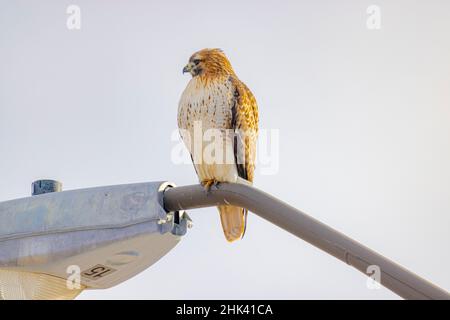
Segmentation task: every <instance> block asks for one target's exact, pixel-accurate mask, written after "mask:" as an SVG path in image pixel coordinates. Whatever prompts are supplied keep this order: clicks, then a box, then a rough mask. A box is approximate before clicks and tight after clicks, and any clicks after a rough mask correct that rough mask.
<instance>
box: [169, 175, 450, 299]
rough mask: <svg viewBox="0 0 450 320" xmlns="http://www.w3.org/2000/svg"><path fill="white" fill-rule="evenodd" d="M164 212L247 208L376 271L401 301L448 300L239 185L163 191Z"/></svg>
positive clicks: (296, 212)
mask: <svg viewBox="0 0 450 320" xmlns="http://www.w3.org/2000/svg"><path fill="white" fill-rule="evenodd" d="M163 199H164V206H165V208H166V210H168V211H176V210H187V209H194V208H202V207H210V206H217V205H222V204H231V205H235V206H240V207H244V208H247V209H248V210H250V211H252V212H254V213H255V214H257V215H259V216H260V217H262V218H264V219H266V220H268V221H270V222H272V223H273V224H275V225H277V226H279V227H280V228H282V229H284V230H286V231H288V232H290V233H292V234H294V235H296V236H297V237H299V238H301V239H303V240H305V241H307V242H309V243H311V244H312V245H314V246H316V247H318V248H319V249H322V250H323V251H325V252H327V253H329V254H331V255H333V256H335V257H336V258H338V259H339V260H342V261H343V262H345V263H347V264H349V265H351V266H353V267H354V268H356V269H358V270H359V271H361V272H362V273H364V274H366V275H367V273H366V272H367V268H368V267H369V266H378V267H379V268H380V272H381V275H380V281H381V284H382V285H383V286H385V287H386V288H388V289H390V290H392V291H393V292H395V293H396V294H398V295H399V296H401V297H403V298H405V299H446V300H448V299H450V294H449V293H448V292H447V291H445V290H443V289H441V288H439V287H437V286H435V285H433V284H432V283H430V282H428V281H426V280H424V279H422V278H420V277H419V276H417V275H415V274H414V273H412V272H410V271H408V270H406V269H405V268H403V267H401V266H400V265H398V264H396V263H395V262H393V261H391V260H389V259H387V258H385V257H383V256H382V255H380V254H378V253H376V252H374V251H372V250H370V249H369V248H367V247H365V246H363V245H362V244H360V243H358V242H357V241H355V240H353V239H351V238H349V237H347V236H346V235H344V234H342V233H340V232H338V231H336V230H334V229H332V228H330V227H329V226H327V225H325V224H323V223H322V222H320V221H318V220H316V219H314V218H312V217H310V216H309V215H307V214H305V213H303V212H301V211H300V210H297V209H295V208H294V207H291V206H290V205H288V204H286V203H284V202H282V201H280V200H278V199H277V198H274V197H273V196H271V195H269V194H267V193H265V192H263V191H260V190H258V189H256V188H253V187H251V186H248V185H243V184H228V183H221V184H219V185H218V186H217V187H216V188H215V187H213V188H212V189H211V191H210V192H209V193H208V194H207V193H206V192H205V191H204V189H203V187H202V186H200V185H192V186H184V187H175V188H168V189H166V190H165V191H164V198H163Z"/></svg>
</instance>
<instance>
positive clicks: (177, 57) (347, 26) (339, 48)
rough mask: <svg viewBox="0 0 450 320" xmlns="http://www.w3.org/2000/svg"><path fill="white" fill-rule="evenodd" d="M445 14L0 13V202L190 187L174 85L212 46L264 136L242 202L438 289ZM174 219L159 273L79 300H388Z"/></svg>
mask: <svg viewBox="0 0 450 320" xmlns="http://www.w3.org/2000/svg"><path fill="white" fill-rule="evenodd" d="M71 4H74V5H77V6H79V8H80V9H81V29H80V30H69V29H68V28H67V26H66V20H67V17H68V15H67V14H66V9H67V7H68V6H69V5H71ZM370 5H378V6H379V8H380V10H381V20H380V26H381V29H377V30H370V29H368V27H367V24H366V21H367V19H368V17H369V15H368V14H367V13H366V10H367V8H368V7H369V6H370ZM449 13H450V2H448V1H444V0H442V1H437V0H432V1H426V2H425V1H411V0H408V1H406V0H401V1H400V0H398V1H376V2H374V1H361V0H348V1H323V0H322V1H298V0H297V1H275V0H273V1H272V0H270V1H269V0H267V1H233V0H228V1H223V0H222V1H206V0H205V1H181V0H179V1H164V2H162V1H158V2H157V1H129V0H128V1H125V0H121V1H106V0H103V1H99V0H96V1H92V0H90V1H87V0H71V1H65V0H64V1H62V0H54V1H49V0H41V1H31V0H28V1H20V0H15V1H8V0H0V177H1V183H0V201H5V200H9V199H14V198H19V197H23V196H28V195H29V194H30V184H31V182H32V181H33V180H36V179H39V178H53V179H57V180H59V181H62V182H63V185H64V189H65V190H70V189H77V188H85V187H92V186H102V185H113V184H123V183H134V182H143V181H162V180H164V181H173V182H175V183H176V184H177V185H186V184H193V183H196V182H197V178H196V176H195V172H194V169H193V167H192V166H191V165H180V164H176V163H174V162H173V161H172V158H171V152H172V150H173V148H174V146H175V145H176V142H174V141H172V139H171V137H172V135H173V132H174V130H176V123H177V122H176V115H177V107H178V101H179V97H180V95H181V92H182V91H183V89H184V87H185V86H186V84H187V82H188V81H189V76H188V75H182V68H183V66H184V65H185V64H186V63H187V60H188V58H189V56H190V55H191V54H192V53H193V52H195V51H197V50H199V49H202V48H205V47H220V48H222V49H223V50H224V51H225V53H226V54H227V55H228V57H229V58H230V60H231V62H232V64H233V66H234V69H235V71H236V73H237V74H238V76H239V77H240V79H241V80H242V81H244V82H245V83H246V84H247V85H248V86H249V87H250V89H251V90H252V91H253V93H254V94H255V96H256V98H257V101H258V104H259V109H260V126H261V128H262V129H264V130H278V132H279V150H278V151H279V152H278V153H277V154H276V158H277V159H278V162H279V169H278V170H277V171H276V172H273V174H270V175H268V174H267V172H266V174H264V172H262V171H261V166H260V167H258V169H257V174H256V178H255V186H256V187H257V188H260V189H262V190H264V191H266V192H269V193H271V194H272V195H274V196H276V197H279V198H280V199H282V200H284V201H286V202H288V203H289V204H291V205H293V206H295V207H297V208H299V209H301V210H303V211H305V212H307V213H309V214H310V215H311V216H313V217H315V218H316V219H318V220H320V221H322V222H324V223H326V224H328V225H330V226H332V227H334V228H336V229H338V230H339V231H341V232H343V233H345V234H347V235H348V236H350V237H352V238H354V239H356V240H358V241H360V242H361V243H363V244H364V245H366V246H368V247H370V248H372V249H373V250H375V251H377V252H379V253H381V254H383V255H385V256H387V257H388V258H390V259H392V260H394V261H396V262H398V263H400V264H401V265H403V266H405V267H406V268H408V269H410V270H411V271H413V272H415V273H417V274H419V275H421V276H423V277H425V278H426V279H428V280H430V281H432V282H434V283H435V284H437V285H439V286H441V287H443V288H445V289H447V290H449V289H450V277H449V275H448V270H450V250H449V244H450V233H449V232H448V230H449V227H450V214H449V212H450V165H449V164H450V90H449V88H450V59H449V57H450V37H449V35H448V31H449V30H450V19H449ZM274 157H275V155H274ZM189 214H190V216H191V217H192V219H193V220H194V228H193V229H192V230H190V232H189V233H188V234H187V235H186V236H185V237H184V238H183V240H182V241H181V243H180V244H179V245H178V246H177V247H176V248H175V249H173V250H172V251H171V252H170V253H169V254H168V255H167V256H165V257H164V258H163V259H162V260H160V261H159V262H158V263H157V264H155V265H154V266H153V267H151V268H150V269H148V270H146V271H144V272H143V273H141V274H139V275H137V276H136V277H134V278H132V279H130V280H129V281H127V282H125V283H123V284H121V285H118V286H116V287H114V288H111V289H108V290H98V291H85V292H84V293H82V294H81V295H80V296H79V299H118V298H121V299H215V298H234V299H241V298H242V299H266V298H267V299H316V298H324V299H350V298H354V299H397V298H398V297H397V296H396V295H395V294H393V293H391V292H390V291H389V290H387V289H384V288H382V289H379V290H370V289H368V288H367V286H366V277H365V276H364V275H363V274H361V273H359V272H358V271H356V270H355V269H353V268H351V267H349V266H347V265H345V264H344V263H342V262H341V261H339V260H337V259H335V258H333V257H331V256H329V255H328V254H326V253H324V252H322V251H320V250H319V249H317V248H315V247H313V246H311V245H309V244H308V243H306V242H304V241H302V240H300V239H298V238H296V237H294V236H292V235H290V234H288V233H286V232H285V231H283V230H281V229H279V228H277V227H275V226H273V225H271V224H270V223H268V222H266V221H265V220H262V219H260V218H259V217H257V216H255V215H253V214H250V216H249V219H248V228H247V233H246V236H245V238H244V240H242V241H239V242H235V243H233V244H229V243H227V242H226V241H225V239H224V237H223V234H222V230H221V227H220V222H219V215H218V213H217V210H216V209H214V208H210V209H202V210H192V211H190V212H189Z"/></svg>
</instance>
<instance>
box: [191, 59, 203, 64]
mask: <svg viewBox="0 0 450 320" xmlns="http://www.w3.org/2000/svg"><path fill="white" fill-rule="evenodd" d="M200 61H201V60H200V59H194V60H193V61H192V62H193V63H194V64H195V65H197V64H199V63H200Z"/></svg>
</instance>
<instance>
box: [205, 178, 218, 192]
mask: <svg viewBox="0 0 450 320" xmlns="http://www.w3.org/2000/svg"><path fill="white" fill-rule="evenodd" d="M219 183H220V182H219V181H217V180H216V179H210V180H204V181H202V182H201V185H202V186H203V188H205V191H206V193H210V192H211V187H212V186H214V187H216V188H217V185H218V184H219Z"/></svg>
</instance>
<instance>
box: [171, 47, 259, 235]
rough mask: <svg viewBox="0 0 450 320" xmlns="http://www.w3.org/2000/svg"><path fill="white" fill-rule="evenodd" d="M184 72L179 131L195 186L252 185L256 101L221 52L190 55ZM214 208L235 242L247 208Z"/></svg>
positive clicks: (256, 132)
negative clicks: (187, 76) (188, 76)
mask: <svg viewBox="0 0 450 320" xmlns="http://www.w3.org/2000/svg"><path fill="white" fill-rule="evenodd" d="M184 72H189V73H190V74H191V75H192V79H191V80H190V81H189V83H188V85H187V87H186V89H185V90H184V92H183V94H182V96H181V100H180V103H179V107H178V127H179V129H180V134H181V137H182V139H183V141H184V143H185V144H186V146H187V148H188V149H189V152H190V153H191V158H192V161H193V163H194V167H195V170H196V172H197V175H198V177H199V180H200V183H201V184H202V185H203V186H204V187H205V189H206V190H209V188H210V187H211V185H213V184H216V183H219V182H245V183H252V182H253V175H254V171H255V155H256V139H257V134H258V106H257V104H256V100H255V97H254V96H253V94H252V93H251V91H250V90H249V89H248V88H247V86H246V85H245V84H244V83H243V82H241V81H240V80H239V78H238V77H237V75H236V73H235V72H234V70H233V68H232V67H231V64H230V61H229V60H228V59H227V57H226V56H225V54H224V53H223V52H222V50H220V49H203V50H201V51H198V52H196V53H194V54H193V55H192V56H191V58H190V59H189V63H188V64H187V65H186V66H185V67H184V69H183V73H184ZM218 209H219V212H220V219H221V222H222V227H223V231H224V234H225V237H226V239H227V240H228V241H230V242H231V241H234V240H237V239H240V238H241V237H242V236H243V235H244V232H245V228H246V223H247V210H245V209H243V208H239V207H234V206H219V207H218Z"/></svg>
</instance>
